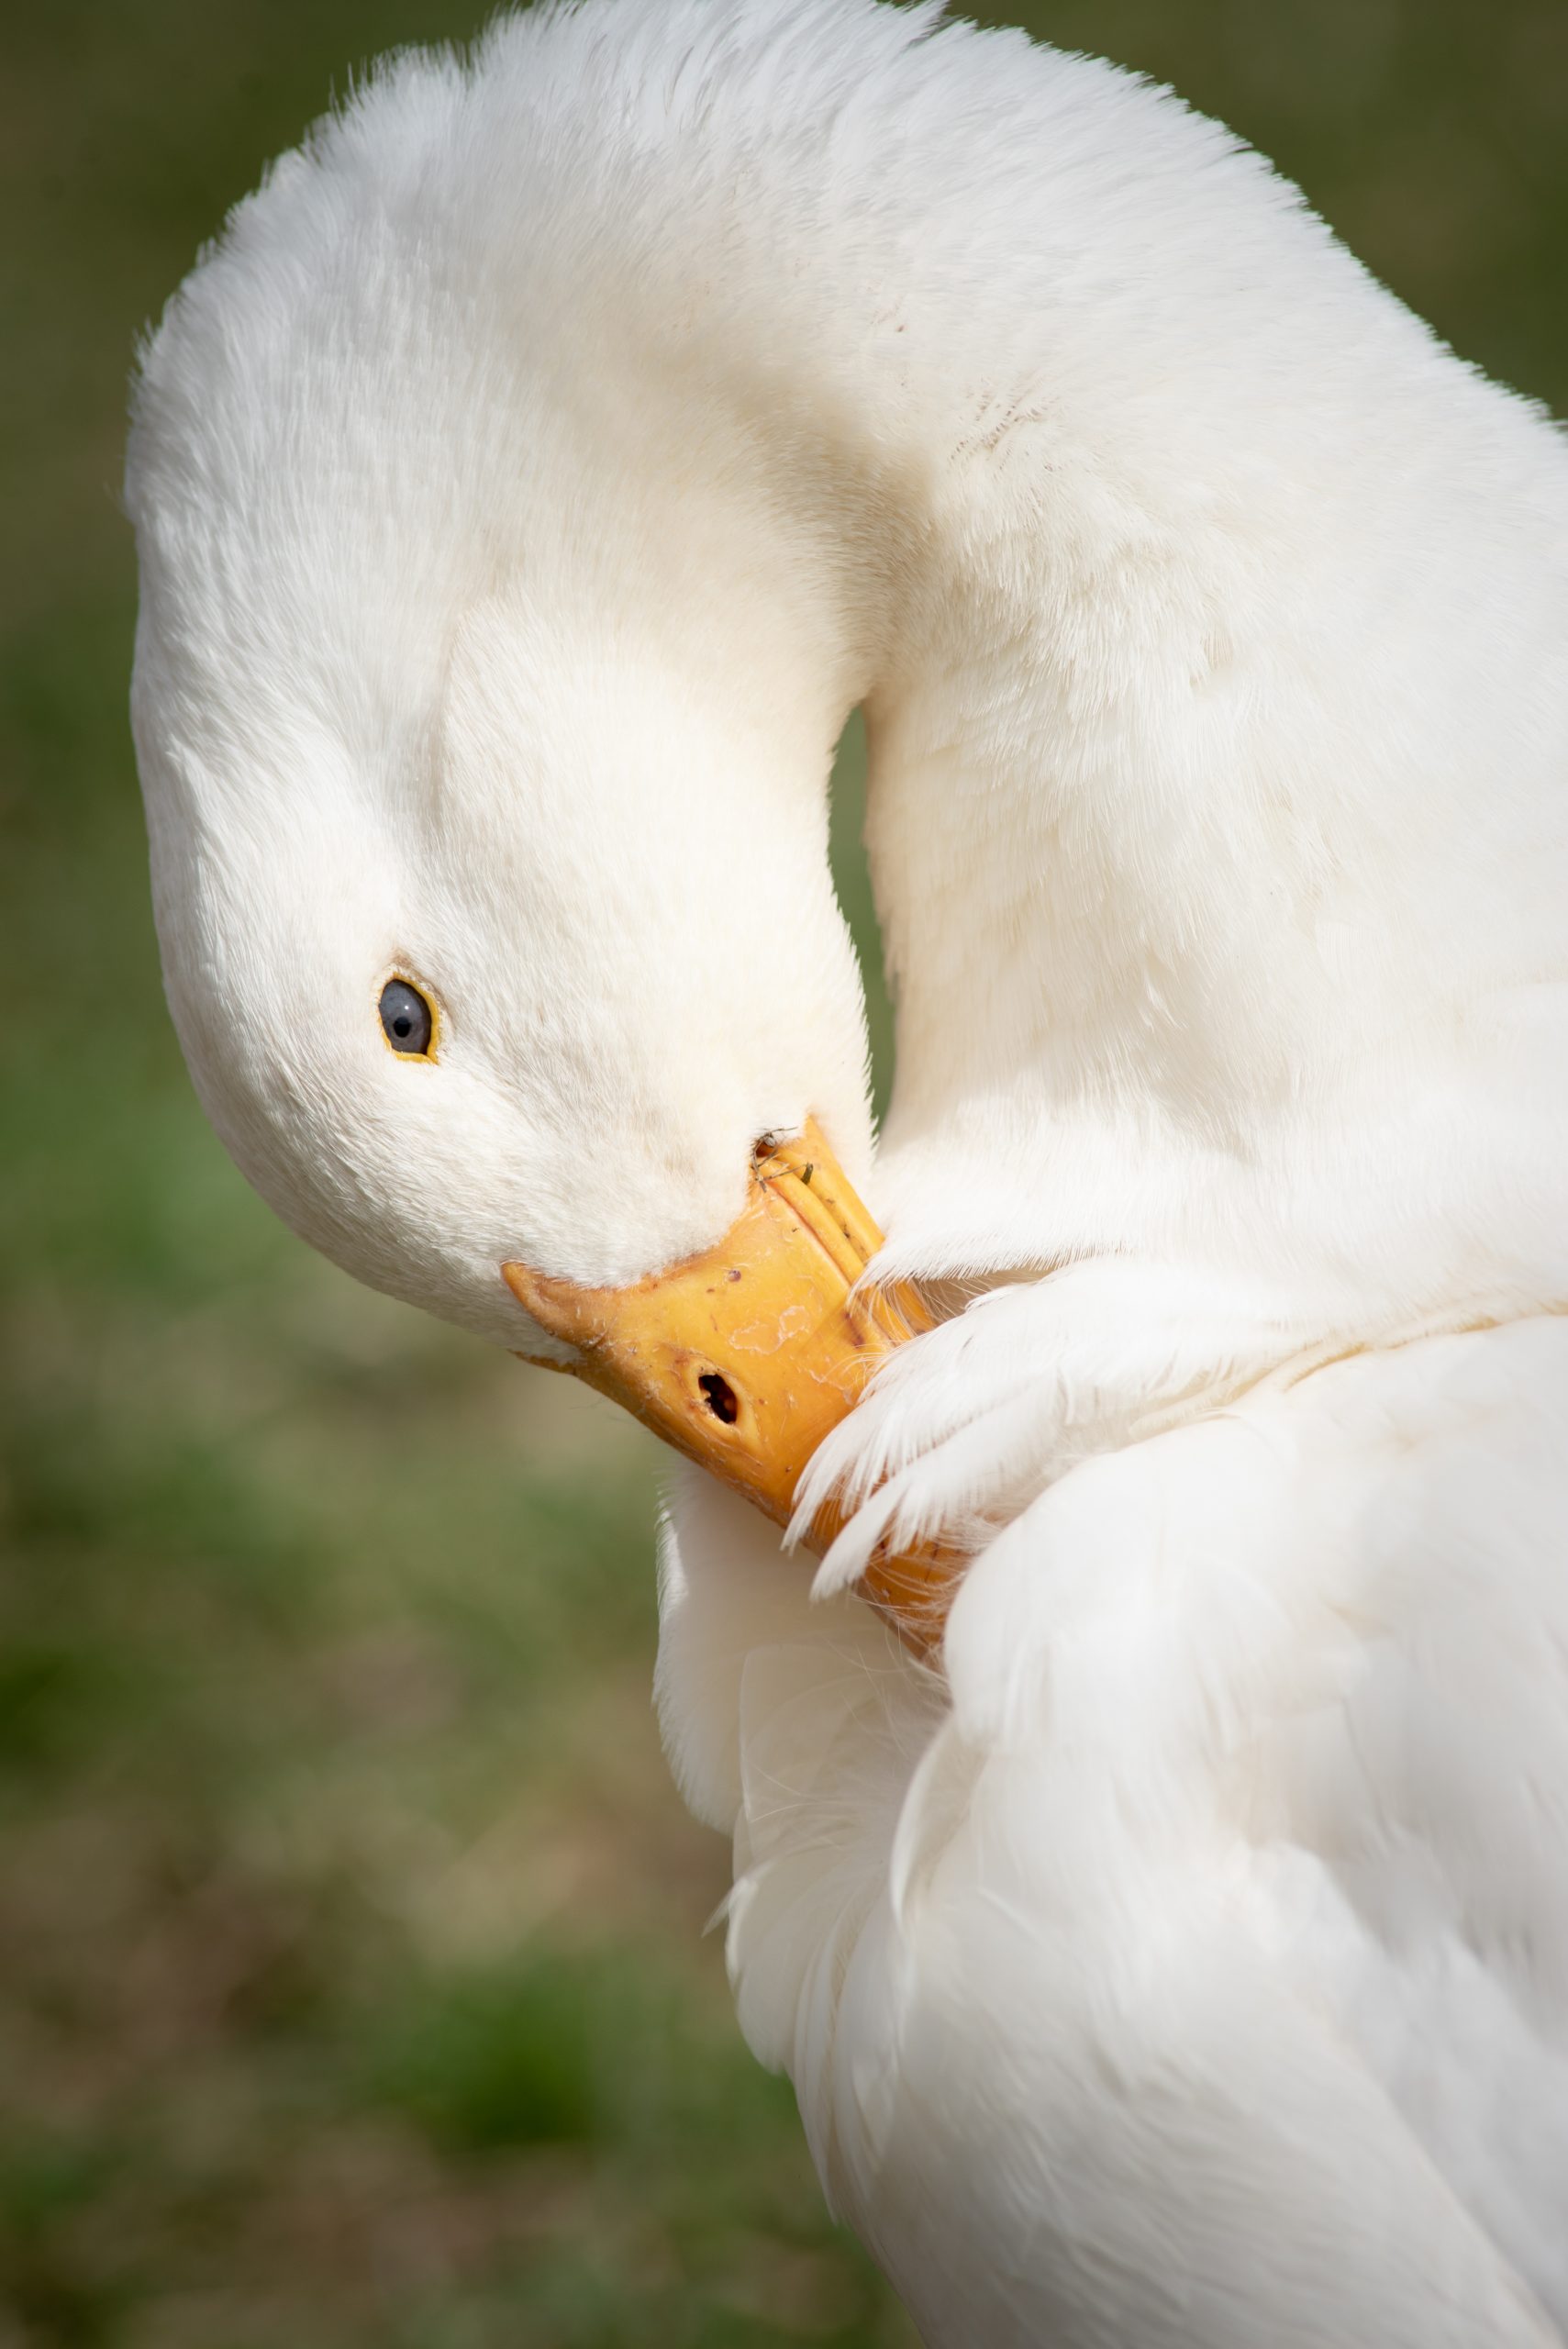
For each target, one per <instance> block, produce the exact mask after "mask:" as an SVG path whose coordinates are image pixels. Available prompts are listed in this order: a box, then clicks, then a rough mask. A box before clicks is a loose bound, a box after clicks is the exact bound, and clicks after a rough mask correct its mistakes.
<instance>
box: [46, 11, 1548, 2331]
mask: <svg viewBox="0 0 1568 2349" xmlns="http://www.w3.org/2000/svg"><path fill="white" fill-rule="evenodd" d="M628 5H635V0H628ZM479 18H480V12H479V9H478V8H477V7H476V6H473V5H472V0H308V5H307V0H228V5H225V6H212V5H211V0H204V4H203V5H197V0H92V5H88V0H50V5H49V6H39V7H35V8H32V9H30V10H28V11H11V12H9V13H8V16H7V20H6V29H5V32H4V36H3V39H4V51H3V55H0V110H3V112H0V176H3V182H4V185H3V200H4V218H5V221H6V234H5V237H4V239H0V397H3V400H4V409H3V413H0V513H3V515H4V518H5V524H6V529H5V545H6V553H5V558H4V564H3V568H0V804H3V810H4V815H3V825H4V830H3V839H4V859H3V871H0V891H3V904H0V924H3V928H0V936H3V939H4V949H5V951H4V959H3V963H0V972H3V974H4V988H5V1011H6V1017H5V1056H4V1063H3V1069H0V1120H3V1128H4V1130H3V1136H0V1164H3V1165H4V1168H5V1173H6V1208H5V1214H4V1217H3V1219H0V1315H3V1318H0V1331H3V1339H0V1382H3V1393H0V1542H3V1543H4V1565H3V1573H0V2083H3V2088H0V2349H22V2345H23V2344H26V2345H27V2349H44V2345H45V2344H48V2349H96V2345H97V2344H114V2349H122V2344H123V2349H284V2344H286V2349H360V2344H365V2349H369V2344H377V2349H405V2344H406V2349H488V2344H490V2343H506V2344H508V2349H612V2345H613V2344H619V2343H654V2344H660V2349H684V2344H693V2349H695V2344H702V2349H718V2345H719V2344H727V2345H728V2344H734V2345H735V2349H741V2345H742V2344H744V2345H745V2349H763V2344H776V2343H817V2344H821V2345H822V2349H894V2344H896V2343H906V2342H907V2339H908V2335H907V2332H906V2329H905V2327H904V2323H903V2320H902V2319H901V2318H900V2317H899V2315H898V2314H897V2312H896V2310H894V2308H893V2307H892V2305H891V2302H890V2300H889V2299H888V2296H887V2294H886V2293H885V2291H884V2288H882V2287H881V2285H880V2284H879V2283H878V2282H877V2280H876V2279H875V2278H874V2277H873V2276H872V2275H871V2273H870V2271H869V2270H868V2268H867V2266H866V2265H865V2263H864V2261H863V2260H862V2258H861V2257H860V2255H859V2254H858V2253H857V2252H856V2251H855V2250H854V2248H853V2247H852V2246H851V2244H849V2243H846V2242H845V2241H844V2239H843V2238H842V2237H841V2236H839V2235H837V2234H835V2232H833V2230H832V2229H831V2228H830V2227H829V2225H828V2221H826V2219H825V2218H824V2216H823V2214H822V2212H821V2210H820V2207H819V2204H818V2199H817V2191H816V2188H815V2184H814V2182H813V2180H812V2178H811V2176H810V2173H809V2169H808V2165H807V2163H806V2155H805V2153H804V2150H803V2148H802V2146H801V2143H800V2142H799V2137H798V2131H797V2126H796V2123H795V2116H794V2112H793V2108H792V2105H791V2101H790V2099H789V2096H788V2093H787V2091H786V2090H784V2088H783V2087H781V2086H780V2085H779V2084H778V2083H777V2082H773V2081H771V2080H768V2079H766V2078H764V2077H763V2076H762V2075H761V2074H760V2073H758V2072H757V2071H756V2070H755V2068H754V2067H753V2066H752V2065H751V2063H750V2061H749V2059H748V2058H747V2057H746V2055H745V2054H744V2053H743V2051H742V2050H741V2048H740V2045H739V2043H738V2040H737V2038H736V2035H735V2032H734V2029H733V2025H732V2023H731V2021H730V2018H729V2012H728V1998H727V1994H726V1991H725V1987H724V1984H723V1979H722V1966H721V1962H720V1954H719V1951H718V1947H717V1941H716V1939H715V1938H714V1937H712V1936H709V1937H706V1938H705V1937H704V1934H703V1927H704V1924H705V1921H706V1919H707V1917H708V1916H709V1914H710V1912H711V1911H712V1909H713V1908H714V1906H715V1904H716V1903H717V1900H718V1898H719V1897H720V1895H721V1893H722V1891H723V1889H724V1886H725V1882H726V1868H725V1854H724V1852H723V1850H722V1849H721V1848H720V1846H719V1845H718V1843H717V1841H716V1840H715V1839H714V1838H712V1837H709V1836H707V1835H706V1834H704V1833H703V1832H702V1831H699V1830H698V1829H696V1828H695V1826H693V1825H692V1824H691V1823H690V1822H689V1821H688V1820H686V1819H685V1818H684V1815H683V1813H682V1812H681V1811H680V1809H679V1807H678V1805H677V1804H676V1802H675V1799H674V1797H673V1794H672V1793H671V1791H670V1789H669V1787H668V1785H667V1782H666V1779H665V1776H664V1773H663V1769H662V1763H661V1760H660V1756H659V1753H658V1749H657V1742H656V1739H655V1735H654V1731H653V1726H652V1722H651V1718H650V1714H649V1709H648V1685H649V1672H650V1663H651V1654H652V1648H653V1637H654V1620H653V1595H652V1575H651V1530H650V1529H651V1511H652V1496H653V1490H654V1486H655V1482H656V1477H657V1463H656V1461H655V1459H654V1458H653V1456H652V1449H651V1445H649V1444H648V1443H646V1442H644V1440H643V1439H642V1438H641V1437H640V1435H639V1433H638V1431H635V1430H633V1429H631V1428H629V1427H621V1426H619V1425H618V1424H617V1423H616V1422H615V1421H614V1420H613V1419H611V1417H610V1415H609V1414H608V1413H607V1411H606V1410H605V1409H603V1408H601V1407H599V1406H598V1405H597V1404H595V1401H594V1399H593V1398H592V1397H587V1396H584V1395H579V1394H577V1393H575V1392H574V1391H573V1390H571V1389H570V1388H568V1387H567V1386H566V1383H565V1382H563V1381H560V1380H550V1379H545V1378H542V1377H539V1376H538V1375H530V1374H526V1373H524V1372H522V1371H520V1370H519V1369H517V1367H516V1366H515V1365H513V1364H509V1363H506V1362H505V1361H502V1360H498V1359H493V1358H491V1357H490V1356H489V1355H487V1354H486V1353H484V1352H482V1351H481V1350H480V1349H479V1348H477V1347H476V1346H473V1345H471V1344H469V1343H467V1342H465V1341H462V1340H461V1339H459V1338H458V1337H456V1336H454V1335H452V1334H450V1333H449V1332H446V1331H443V1330H439V1329H437V1328H436V1327H434V1326H433V1325H431V1326H427V1325H425V1324H423V1323H422V1322H420V1321H419V1320H418V1319H417V1318H416V1317H415V1316H414V1315H412V1314H411V1313H408V1312H406V1311H404V1310H402V1309H400V1308H397V1307H395V1306H393V1305H390V1304H388V1303H386V1302H385V1301H384V1300H383V1299H380V1298H377V1297H372V1296H369V1295H365V1294H362V1293H361V1292H360V1291H358V1290H357V1289H355V1288H353V1287H352V1286H350V1284H349V1283H348V1282H347V1281H346V1280H344V1279H343V1278H341V1277H340V1276H339V1275H337V1274H335V1273H334V1272H332V1271H331V1270H330V1269H329V1268H328V1267H327V1266H325V1265H324V1264H319V1263H317V1262H316V1261H315V1260H314V1259H313V1258H311V1257H309V1256H308V1255H307V1254H306V1252H304V1251H303V1250H302V1249H301V1248H300V1247H298V1246H297V1245H296V1244H295V1242H294V1241H291V1240H290V1239H288V1238H287V1236H286V1235H285V1234H284V1232H283V1231H282V1230H281V1229H278V1228H276V1227H274V1225H273V1224H272V1221H271V1220H270V1219H269V1218H268V1216H267V1214H266V1212H265V1210H264V1209H262V1208H261V1206H260V1205H259V1204H258V1203H257V1202H256V1201H255V1200H254V1199H252V1198H251V1197H250V1195H249V1194H248V1192H247V1191H246V1190H245V1188H244V1186H243V1185H242V1184H241V1183H240V1181H239V1177H238V1176H237V1175H235V1174H234V1173H233V1172H232V1170H231V1169H230V1168H229V1167H228V1163H227V1162H226V1161H225V1160H224V1158H223V1156H222V1154H221V1152H220V1151H219V1150H218V1147H217V1143H216V1142H215V1141H214V1140H213V1139H212V1137H211V1136H210V1135H209V1134H208V1132H207V1131H206V1128H205V1126H204V1124H203V1122H202V1119H201V1117H200V1115H199V1113H198V1111H197V1109H196V1107H195V1101H194V1099H193V1098H192V1097H191V1094H190V1092H189V1090H188V1087H187V1085H186V1083H185V1079H184V1076H183V1071H182V1068H181V1065H180V1063H179V1058H178V1054H177V1052H176V1050H175V1048H174V1045H173V1042H172V1037H171V1035H170V1032H169V1030H168V1028H167V1025H166V1022H165V1019H164V1016H163V1012H162V1008H161V1001H160V996H159V989H158V978H157V968H156V957H155V952H154V946H153V941H152V936H151V930H150V919H149V915H148V907H147V893H146V876H145V869H144V859H143V850H142V842H141V834H140V819H139V807H138V804H137V798H136V790H135V780H134V774H133V770H132V763H131V756H130V749H129V743H128V736H127V729H126V720H125V694H126V678H127V673H128V663H129V655H130V636H131V627H132V618H133V610H134V580H133V569H132V557H131V548H130V543H129V537H128V531H127V529H126V528H125V526H124V524H123V522H122V520H121V518H120V517H119V514H118V512H117V503H116V498H117V477H118V472H119V464H120V443H121V434H122V417H123V391H124V383H125V377H126V372H127V368H128V361H129V356H130V351H131V347H132V342H133V339H134V337H135V335H136V333H137V331H138V329H139V327H140V325H141V324H142V322H143V321H144V320H145V319H147V318H148V317H150V315H152V314H153V313H154V312H155V311H156V309H157V307H158V306H159V305H160V303H161V300H162V299H163V297H164V296H165V295H166V294H167V293H168V292H169V290H170V289H171V288H172V285H173V284H175V282H176V281H177V279H178V278H179V277H180V276H181V275H182V273H183V272H184V270H185V269H186V268H187V267H188V266H189V264H190V262H191V261H192V259H193V257H194V255H195V250H196V248H197V245H198V243H199V242H200V240H201V239H203V238H204V237H205V236H206V235H207V234H209V233H210V232H211V231H212V229H213V228H215V227H216V226H217V223H218V221H219V220H220V218H221V217H222V215H223V212H224V209H225V207H226V206H228V204H229V203H230V202H231V201H233V200H234V199H235V198H236V197H237V196H239V195H240V194H242V193H243V192H244V191H245V190H246V189H247V188H248V187H250V185H251V184H252V183H253V182H254V180H255V178H256V176H257V174H258V173H259V171H260V169H261V164H262V163H263V161H265V159H266V158H267V157H268V156H269V155H270V154H272V152H273V151H274V150H277V149H278V148H280V147H282V146H284V145H286V144H288V143H289V142H291V141H292V140H293V139H295V137H296V136H297V135H298V132H299V130H300V129H301V128H302V127H303V125H304V124H305V122H306V120H307V119H308V118H309V117H311V116H312V115H313V114H314V113H316V112H317V111H318V110H319V108H320V107H321V106H322V105H323V104H324V102H325V101H326V100H327V98H328V95H329V94H330V92H331V91H332V90H333V88H334V87H336V88H338V89H339V90H340V89H341V88H342V87H343V86H344V84H345V82H346V80H347V77H348V74H349V72H350V70H351V69H352V67H353V66H354V65H355V64H356V63H357V62H359V61H361V60H362V59H364V58H365V57H366V56H368V55H370V54H372V53H373V52H374V51H375V50H379V49H383V48H384V47H386V46H388V45H389V44H392V43H395V42H398V41H403V40H406V39H416V38H432V37H442V36H462V35H463V34H466V33H468V32H469V31H471V30H473V29H474V28H475V27H476V25H477V23H478V22H479ZM1030 23H1031V28H1032V29H1034V30H1037V31H1040V32H1043V33H1047V34H1049V35H1050V36H1051V37H1053V38H1055V39H1059V40H1062V41H1064V42H1066V43H1068V44H1070V45H1080V46H1085V47H1090V48H1095V49H1098V50H1103V51H1105V52H1106V53H1108V54H1110V55H1113V56H1116V57H1118V58H1120V59H1123V60H1125V61H1129V62H1132V63H1136V64H1138V65H1140V66H1143V67H1145V68H1147V69H1149V70H1150V71H1151V72H1155V73H1157V74H1159V75H1161V76H1162V77H1163V78H1168V79H1171V80H1173V81H1175V82H1176V83H1178V84H1179V85H1180V86H1181V87H1182V88H1183V89H1184V91H1185V92H1186V94H1187V95H1189V96H1190V97H1192V98H1193V99H1194V100H1195V102H1196V103H1198V104H1200V105H1202V106H1207V107H1208V108H1209V109H1210V110H1212V111H1214V112H1216V113H1218V114H1220V115H1221V116H1223V117H1226V118H1227V119H1229V121H1231V122H1232V123H1233V124H1234V125H1235V126H1236V127H1237V128H1239V129H1240V130H1241V131H1243V132H1244V133H1246V134H1247V135H1248V136H1250V137H1251V138H1252V139H1254V140H1256V142H1257V143H1258V144H1260V145H1261V146H1262V148H1263V149H1264V150H1266V151H1268V152H1270V153H1271V154H1273V156H1274V157H1275V158H1276V160H1277V161H1279V162H1280V163H1281V164H1282V165H1283V167H1284V169H1286V170H1287V171H1289V172H1290V173H1293V174H1294V175H1295V176H1296V177H1298V178H1300V179H1301V180H1302V181H1303V182H1304V183H1305V184H1306V185H1307V189H1308V191H1309V192H1310V193H1311V195H1313V197H1314V199H1315V200H1316V202H1317V203H1318V205H1319V206H1320V207H1321V208H1322V209H1323V210H1324V211H1325V212H1326V213H1327V214H1328V216H1329V218H1330V219H1331V220H1333V221H1334V222H1335V224H1336V225H1337V226H1338V227H1339V228H1340V229H1341V230H1342V231H1343V232H1344V233H1345V235H1346V236H1347V237H1348V238H1349V239H1350V240H1351V243H1352V244H1353V245H1355V246H1356V248H1357V249H1358V250H1360V251H1361V252H1362V254H1363V256H1364V257H1365V258H1366V259H1367V260H1368V261H1369V262H1371V264H1372V265H1373V268H1374V269H1376V270H1377V271H1378V272H1379V273H1380V274H1382V275H1383V276H1384V277H1385V278H1386V279H1387V280H1388V282H1389V283H1391V284H1393V285H1394V286H1395V287H1396V290H1398V291H1399V292H1400V293H1402V294H1403V295H1405V296H1406V297H1407V299H1409V300H1410V301H1411V302H1413V303H1414V304H1415V306H1417V307H1418V308H1419V309H1421V310H1422V311H1424V312H1425V313H1426V314H1427V315H1428V316H1429V317H1431V318H1432V319H1433V320H1434V321H1435V323H1436V324H1437V325H1438V326H1439V327H1440V329H1441V330H1442V331H1443V332H1444V333H1446V334H1448V335H1449V336H1450V337H1451V338H1452V339H1453V340H1455V342H1456V343H1457V344H1458V345H1459V347H1460V348H1461V349H1462V351H1465V352H1466V353H1467V355H1469V356H1472V357H1473V358H1475V359H1478V360H1480V361H1481V362H1484V363H1485V364H1486V365H1488V366H1489V367H1491V368H1492V369H1494V370H1495V371H1496V373H1500V374H1501V375H1502V376H1504V377H1505V378H1506V379H1507V380H1508V381H1510V382H1513V383H1515V384H1518V385H1520V386H1521V387H1523V388H1525V389H1527V390H1529V391H1532V392H1534V393H1536V394H1538V395H1541V396H1543V397H1545V398H1547V399H1548V400H1550V401H1551V402H1552V404H1553V405H1554V406H1557V407H1558V408H1559V410H1562V409H1563V408H1565V407H1568V304H1565V303H1564V301H1563V298H1562V297H1563V292H1564V276H1565V272H1564V257H1565V253H1568V7H1565V6H1564V5H1563V0H1487V4H1486V5H1483V0H1473V5H1472V4H1471V0H1463V4H1462V0H1098V4H1097V5H1096V4H1095V0H1060V5H1058V6H1049V7H1040V8H1039V9H1037V10H1035V11H1034V12H1033V15H1032V16H1031V18H1030ZM857 789H858V782H857V776H856V774H855V771H854V762H853V758H852V756H851V758H850V759H849V760H848V761H847V762H846V766H845V772H844V774H843V789H842V794H841V806H840V820H839V823H838V827H837V829H838V838H839V846H840V857H841V865H842V885H843V889H844V894H845V897H846V902H847V903H848V904H849V905H850V906H851V910H852V912H853V913H854V914H855V916H856V918H857V919H858V920H859V921H860V923H861V926H862V934H865V935H867V936H868V937H869V935H870V925H869V920H868V918H867V910H866V893H865V882H864V875H863V872H862V870H861V869H860V867H859V865H858V863H857V858H856V851H855V841H854V836H855V825H856V818H855V805H856V792H857ZM880 1017H881V1015H879V1019H880ZM879 1034H881V1035H883V1037H884V1027H880V1028H879Z"/></svg>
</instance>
